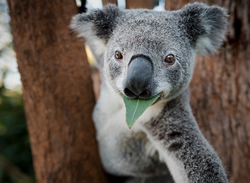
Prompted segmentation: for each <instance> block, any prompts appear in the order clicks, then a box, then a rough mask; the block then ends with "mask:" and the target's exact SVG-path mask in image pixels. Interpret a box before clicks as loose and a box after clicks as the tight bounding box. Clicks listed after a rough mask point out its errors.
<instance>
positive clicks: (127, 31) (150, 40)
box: [104, 10, 195, 99]
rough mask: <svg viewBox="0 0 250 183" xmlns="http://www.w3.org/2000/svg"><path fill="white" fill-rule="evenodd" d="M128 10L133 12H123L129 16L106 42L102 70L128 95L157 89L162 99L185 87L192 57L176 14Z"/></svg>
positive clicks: (148, 93)
mask: <svg viewBox="0 0 250 183" xmlns="http://www.w3.org/2000/svg"><path fill="white" fill-rule="evenodd" d="M131 13H132V14H133V15H134V16H131V15H130V14H127V16H128V17H130V18H128V20H127V21H125V22H123V23H122V24H120V25H119V26H118V27H117V29H116V30H115V31H114V32H113V35H112V36H111V38H110V39H109V41H108V43H107V50H106V54H105V57H104V59H105V63H104V71H105V73H106V76H107V78H108V80H109V81H110V82H111V83H112V86H113V87H115V89H116V91H119V92H120V93H121V94H124V95H126V96H128V97H130V98H137V97H139V98H143V99H147V98H151V97H152V96H154V95H157V94H158V93H161V98H162V99H170V98H173V97H175V96H176V95H178V94H179V93H180V92H182V91H183V89H185V88H186V87H187V85H188V83H189V81H190V79H191V77H192V72H193V65H194V57H195V51H194V49H193V47H192V46H191V44H190V42H189V40H188V38H187V37H186V36H185V35H184V34H182V33H181V30H180V28H179V27H178V26H179V25H178V18H176V17H175V16H173V14H171V13H166V12H153V11H145V10H144V11H139V12H136V11H135V12H131ZM136 13H137V14H136ZM135 14H136V15H135ZM162 20H164V21H162Z"/></svg>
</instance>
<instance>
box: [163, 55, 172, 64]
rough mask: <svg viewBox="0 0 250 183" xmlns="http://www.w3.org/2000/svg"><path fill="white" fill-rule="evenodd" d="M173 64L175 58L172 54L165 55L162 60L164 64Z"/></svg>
mask: <svg viewBox="0 0 250 183" xmlns="http://www.w3.org/2000/svg"><path fill="white" fill-rule="evenodd" d="M174 62H175V56H174V55H172V54H169V55H167V56H166V58H165V60H164V63H165V64H174Z"/></svg>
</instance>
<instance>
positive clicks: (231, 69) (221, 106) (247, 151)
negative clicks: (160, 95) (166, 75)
mask: <svg viewBox="0 0 250 183" xmlns="http://www.w3.org/2000/svg"><path fill="white" fill-rule="evenodd" d="M189 2H194V1H189V0H182V1H181V0H171V1H166V3H165V6H166V10H176V9H179V8H181V7H183V6H184V5H185V4H187V3H189ZM201 2H204V3H206V4H209V5H212V4H217V5H219V6H222V7H225V8H226V9H227V11H228V13H229V14H230V17H229V21H230V25H229V32H230V33H229V36H228V41H227V42H226V43H225V45H224V47H223V48H222V49H221V50H220V51H219V53H218V54H216V55H215V56H212V57H211V58H205V57H202V56H199V57H197V59H196V65H195V72H194V76H193V79H192V82H191V84H190V88H191V105H192V109H193V112H194V115H195V117H196V119H197V122H198V124H199V126H200V128H201V130H202V132H203V134H204V135H205V137H206V138H207V139H208V141H209V142H210V143H211V144H212V146H213V147H214V149H215V150H216V152H217V153H218V154H219V156H220V157H221V159H222V161H223V164H224V166H225V169H226V171H227V173H228V175H229V178H230V179H231V183H236V182H237V183H238V182H240V183H248V182H249V181H250V174H249V172H250V125H249V124H250V123H249V122H250V92H249V88H250V1H249V0H232V1H229V0H219V1H212V0H204V1H201ZM215 2H216V3H215Z"/></svg>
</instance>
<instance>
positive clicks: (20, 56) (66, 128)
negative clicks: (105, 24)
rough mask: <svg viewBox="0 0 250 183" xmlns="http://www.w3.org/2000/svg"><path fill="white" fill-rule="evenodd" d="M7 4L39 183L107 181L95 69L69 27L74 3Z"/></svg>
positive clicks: (16, 0)
mask: <svg viewBox="0 0 250 183" xmlns="http://www.w3.org/2000/svg"><path fill="white" fill-rule="evenodd" d="M8 5H9V11H10V16H11V27H12V33H13V37H14V48H15V51H16V56H17V61H18V68H19V71H20V73H21V80H22V83H23V98H24V102H25V112H26V117H27V123H28V130H29V134H30V140H31V147H32V154H33V160H34V167H35V172H36V178H37V182H39V183H57V182H58V183H66V182H67V183H79V182H86V183H89V182H96V183H105V182H106V175H105V174H104V172H103V169H102V166H101V163H100V160H99V156H98V150H97V143H96V139H95V132H94V126H93V123H92V120H91V115H92V110H93V106H94V103H95V101H94V95H93V90H92V81H91V77H90V69H89V65H88V63H87V59H86V54H85V50H84V44H83V41H82V40H80V39H77V38H76V36H75V35H72V33H71V32H70V30H69V28H68V27H69V24H70V20H71V17H72V16H73V15H74V14H77V13H78V10H77V7H76V5H75V1H73V0H72V1H59V0H53V1H34V0H25V1H20V0H8ZM17 156H18V155H17Z"/></svg>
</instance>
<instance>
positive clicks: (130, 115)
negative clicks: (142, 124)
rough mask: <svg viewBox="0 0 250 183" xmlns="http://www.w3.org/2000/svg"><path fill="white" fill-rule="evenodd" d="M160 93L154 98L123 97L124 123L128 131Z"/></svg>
mask: <svg viewBox="0 0 250 183" xmlns="http://www.w3.org/2000/svg"><path fill="white" fill-rule="evenodd" d="M159 97H160V93H159V94H158V95H155V96H154V97H152V98H150V99H147V100H144V99H130V98H127V97H126V96H125V95H123V100H124V103H125V107H126V122H127V125H128V127H129V129H130V128H131V127H132V126H133V124H134V123H135V121H136V120H137V119H138V118H139V117H140V116H141V115H142V113H143V112H144V111H145V110H146V109H147V108H148V107H149V106H151V105H152V104H153V103H154V102H155V101H156V100H157V99H158V98H159Z"/></svg>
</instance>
